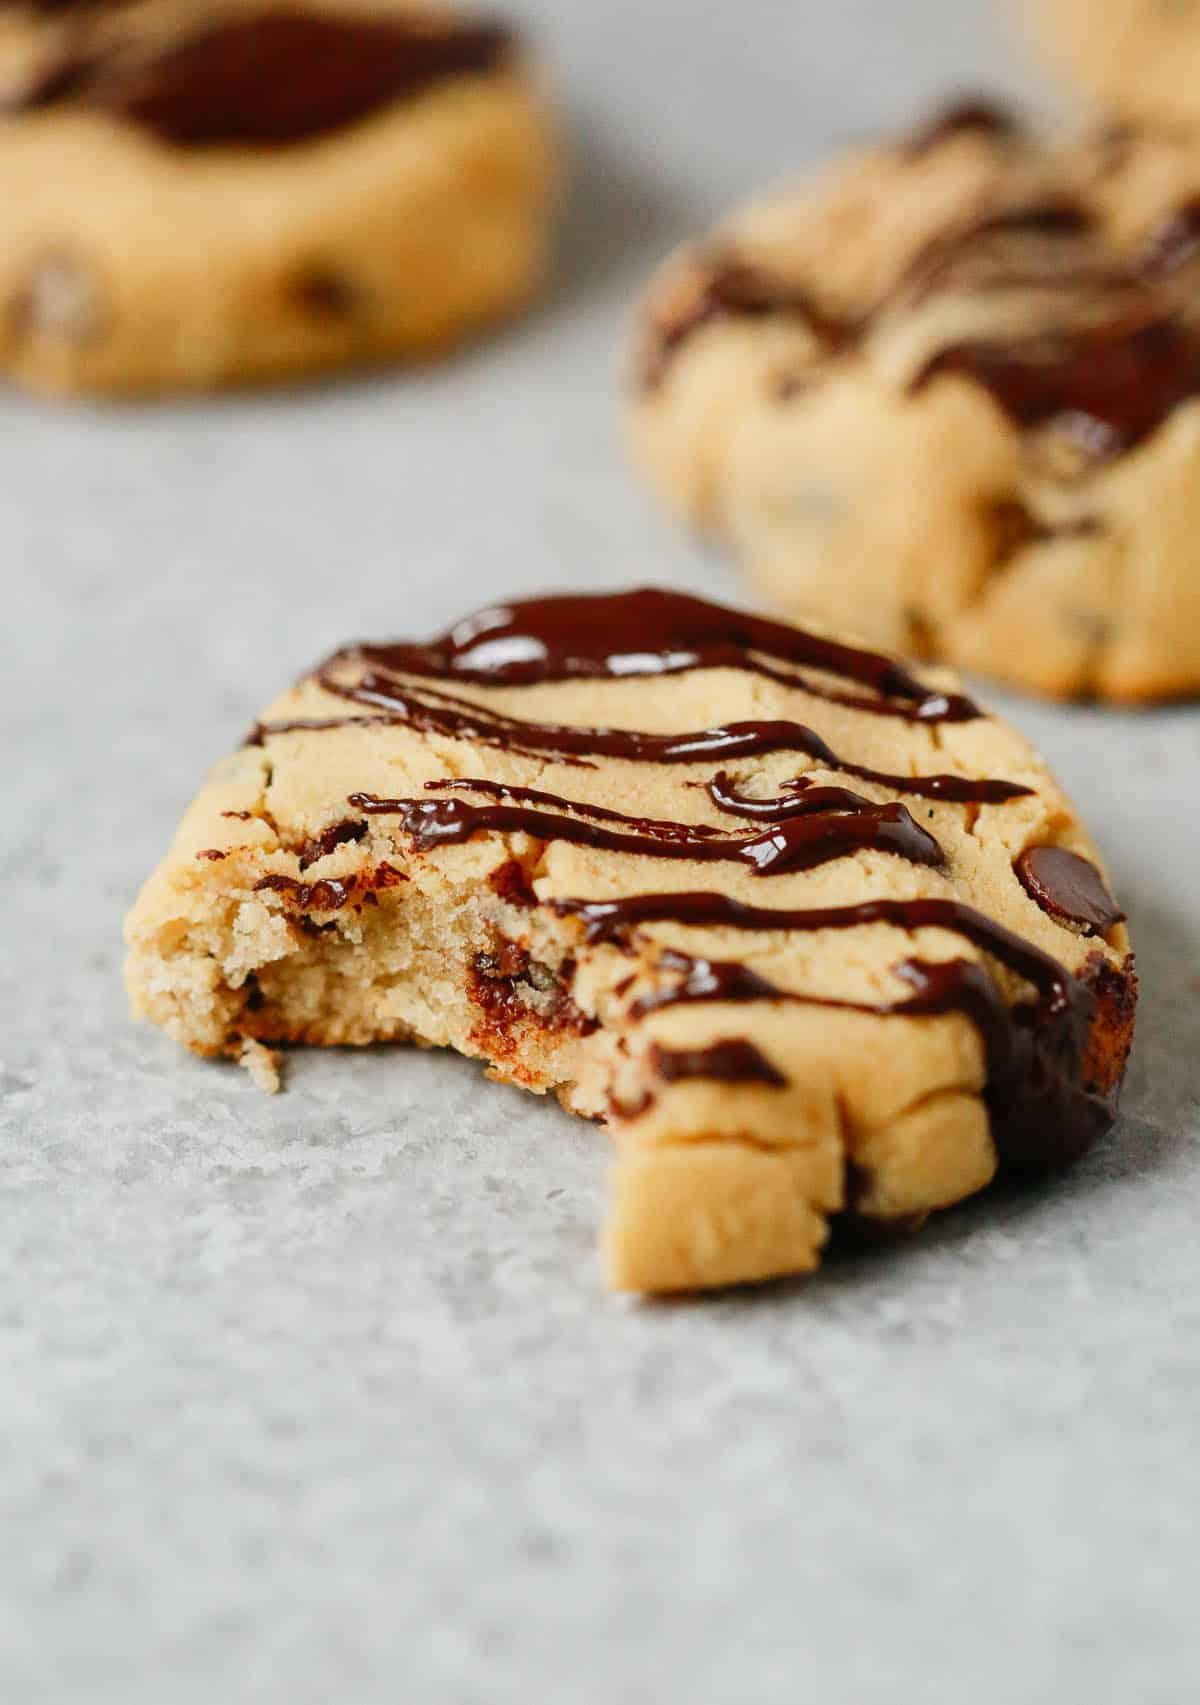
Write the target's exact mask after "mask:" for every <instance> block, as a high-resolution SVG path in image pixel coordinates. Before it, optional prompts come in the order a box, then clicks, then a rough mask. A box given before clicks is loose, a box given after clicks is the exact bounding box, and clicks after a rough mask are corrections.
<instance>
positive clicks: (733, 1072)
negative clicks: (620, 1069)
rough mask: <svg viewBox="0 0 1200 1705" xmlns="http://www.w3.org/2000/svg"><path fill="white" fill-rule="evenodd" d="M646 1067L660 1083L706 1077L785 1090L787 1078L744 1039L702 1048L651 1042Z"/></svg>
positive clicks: (712, 1043) (710, 1044) (736, 1038)
mask: <svg viewBox="0 0 1200 1705" xmlns="http://www.w3.org/2000/svg"><path fill="white" fill-rule="evenodd" d="M650 1066H651V1069H652V1070H653V1072H654V1074H655V1076H656V1077H660V1078H661V1079H662V1080H663V1082H664V1083H679V1082H681V1081H682V1080H684V1079H689V1078H708V1079H713V1080H715V1081H717V1082H718V1083H765V1084H768V1085H769V1086H770V1087H771V1088H772V1089H786V1087H787V1079H786V1078H785V1077H784V1076H783V1074H782V1072H780V1071H778V1070H777V1069H776V1068H775V1067H774V1066H773V1065H772V1064H771V1062H770V1060H768V1059H767V1057H766V1055H765V1054H763V1053H762V1052H761V1051H760V1050H759V1049H758V1048H756V1047H755V1046H754V1043H753V1042H748V1041H747V1040H746V1039H745V1038H744V1037H734V1036H730V1037H725V1038H723V1039H722V1040H721V1041H719V1042H710V1043H709V1044H708V1046H707V1047H705V1048H663V1047H661V1046H659V1044H657V1043H655V1044H654V1046H653V1047H652V1048H651V1049H650Z"/></svg>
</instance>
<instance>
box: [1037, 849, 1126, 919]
mask: <svg viewBox="0 0 1200 1705" xmlns="http://www.w3.org/2000/svg"><path fill="white" fill-rule="evenodd" d="M1013 869H1014V870H1015V871H1016V873H1017V878H1018V880H1019V882H1020V884H1021V886H1022V888H1024V890H1025V892H1026V893H1027V894H1028V895H1029V897H1030V899H1031V900H1033V901H1034V902H1035V903H1036V904H1037V905H1039V906H1040V907H1041V909H1042V911H1043V912H1045V913H1046V914H1047V915H1048V916H1049V917H1052V918H1057V919H1058V920H1059V921H1060V922H1061V923H1069V924H1076V925H1078V926H1079V927H1080V928H1081V930H1082V932H1083V934H1084V935H1104V934H1106V933H1107V932H1108V931H1109V930H1110V929H1112V927H1113V925H1114V924H1119V923H1120V922H1121V921H1122V920H1123V919H1124V917H1125V913H1124V912H1123V911H1121V909H1120V908H1119V906H1118V905H1117V903H1116V901H1115V900H1114V899H1113V897H1112V895H1111V894H1110V893H1109V891H1108V889H1107V888H1106V887H1105V885H1104V878H1103V877H1102V876H1101V874H1100V872H1099V871H1098V870H1097V869H1096V866H1095V865H1094V864H1093V863H1092V862H1091V860H1090V859H1086V858H1081V857H1080V855H1079V854H1078V853H1073V852H1071V851H1069V850H1068V848H1066V847H1027V848H1026V849H1025V851H1024V852H1023V853H1022V854H1021V856H1020V857H1019V858H1018V859H1017V861H1016V863H1015V864H1014V866H1013Z"/></svg>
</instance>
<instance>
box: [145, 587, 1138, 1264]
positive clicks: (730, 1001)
mask: <svg viewBox="0 0 1200 1705" xmlns="http://www.w3.org/2000/svg"><path fill="white" fill-rule="evenodd" d="M1121 919H1122V914H1121V912H1120V910H1119V909H1118V907H1117V906H1116V904H1115V903H1114V901H1113V899H1112V897H1111V895H1110V893H1109V891H1108V888H1107V885H1106V882H1105V878H1104V876H1103V874H1102V872H1101V868H1100V865H1099V862H1098V860H1097V855H1096V853H1095V849H1094V848H1093V847H1092V844H1091V842H1090V840H1089V839H1088V837H1087V835H1086V833H1085V831H1084V830H1083V828H1082V827H1081V825H1080V824H1079V822H1078V820H1077V819H1076V817H1075V815H1074V813H1073V811H1072V809H1071V807H1070V805H1069V803H1068V802H1067V800H1066V799H1065V798H1064V796H1063V794H1062V793H1061V791H1060V790H1059V788H1058V786H1057V785H1056V783H1055V782H1054V780H1053V779H1052V777H1051V776H1050V774H1049V773H1048V771H1047V770H1046V768H1045V765H1044V764H1043V763H1042V761H1041V760H1040V759H1039V758H1038V756H1037V755H1036V754H1035V753H1034V752H1033V751H1032V750H1031V748H1030V747H1029V745H1028V744H1027V743H1026V742H1025V741H1024V740H1023V739H1021V738H1020V737H1019V736H1018V735H1017V734H1015V733H1013V732H1012V731H1011V730H1010V729H1008V728H1006V727H1005V726H1004V725H1003V724H1002V723H1000V722H998V721H996V720H994V719H993V718H991V717H989V716H986V715H984V714H983V713H982V712H981V711H980V710H979V709H978V708H977V707H976V706H975V705H974V704H973V703H971V702H970V701H969V700H968V699H966V698H965V697H963V696H962V694H961V692H960V691H959V689H958V687H957V685H956V683H955V682H954V681H953V680H952V679H951V678H950V677H948V676H946V675H944V674H936V675H934V674H927V675H922V676H920V677H918V676H915V675H914V674H912V673H911V672H910V671H908V670H907V669H905V668H903V667H901V666H900V665H899V664H897V663H894V662H893V661H891V660H890V659H889V658H887V657H885V656H883V655H881V654H878V653H874V652H870V651H864V650H862V649H858V648H856V647H854V646H851V645H848V644H844V643H839V642H837V641H835V640H833V639H830V638H826V637H822V636H820V635H818V634H816V633H812V632H806V631H803V630H801V629H798V628H794V627H790V626H787V625H784V624H781V623H777V622H771V621H766V620H763V619H761V618H756V617H753V616H748V615H744V614H741V613H739V612H737V611H735V610H730V609H723V608H721V607H719V606H717V605H713V604H709V603H706V602H704V601H702V600H700V599H698V598H690V597H685V596H682V595H680V594H677V593H670V592H663V591H653V590H645V591H640V592H632V593H624V594H621V593H618V594H613V595H608V596H593V597H582V596H574V597H570V596H564V597H555V598H546V599H539V600H533V601H529V602H521V603H513V604H503V605H497V606H494V607H492V608H490V609H488V610H485V611H483V612H482V613H480V614H478V615H475V616H473V617H469V618H468V619H466V620H465V621H462V622H460V623H458V624H456V625H455V626H454V627H453V628H451V629H450V631H449V632H448V633H447V634H445V635H443V636H442V637H441V638H439V639H435V640H433V641H431V642H429V643H425V644H413V643H393V644H359V645H352V646H349V647H346V648H345V649H343V650H341V651H338V652H336V653H334V655H333V656H332V657H330V658H329V659H328V660H327V661H326V662H324V663H323V664H321V665H320V666H319V667H318V668H317V669H316V670H314V671H313V673H312V674H310V675H308V676H307V677H305V678H304V679H303V680H302V681H301V682H300V683H299V685H297V686H295V687H293V688H291V689H290V690H289V691H287V692H285V693H284V694H283V695H282V696H281V697H279V698H278V699H276V700H275V701H274V703H273V704H271V705H270V707H269V708H268V709H267V710H266V711H265V712H264V714H263V717H262V719H261V721H260V722H259V723H258V724H257V726H256V727H255V728H254V729H253V731H252V732H251V734H250V736H249V738H248V739H247V741H246V743H245V744H244V745H243V747H242V748H241V749H240V750H239V751H238V752H236V753H234V754H233V755H232V756H231V757H229V758H227V759H226V760H225V761H224V762H223V763H222V764H220V765H219V766H218V768H217V769H216V770H215V771H214V772H213V774H212V776H211V778H210V780H209V781H208V783H207V785H206V786H205V787H204V788H203V790H202V791H201V793H200V794H199V796H198V798H197V799H196V801H195V802H194V804H193V805H192V806H191V808H190V809H189V811H188V812H187V815H186V816H185V818H184V821H183V824H182V826H181V828H180V829H179V831H178V833H177V835H176V837H175V841H174V844H173V845H172V848H171V850H170V852H169V853H168V855H167V857H166V859H165V860H164V861H163V863H162V864H161V865H160V867H159V868H158V870H157V871H156V872H155V873H154V874H153V875H152V876H151V878H150V879H149V881H148V883H147V884H146V886H145V888H144V890H143V892H142V894H141V896H140V898H139V899H138V901H137V903H136V905H135V906H134V908H133V911H132V914H131V915H130V918H129V920H128V924H127V939H128V943H129V957H128V973H127V974H128V984H129V989H130V992H131V996H132V1002H133V1009H134V1012H135V1013H136V1014H138V1015H140V1016H142V1017H146V1018H149V1019H151V1020H153V1021H154V1022H155V1023H157V1024H160V1025H162V1026H163V1028H164V1029H165V1030H167V1031H168V1032H169V1033H170V1034H171V1035H172V1036H174V1037H175V1038H176V1039H177V1040H179V1041H180V1042H183V1043H185V1044H187V1046H188V1047H190V1048H192V1049H194V1050H195V1051H196V1052H198V1053H201V1054H209V1055H220V1054H225V1055H231V1056H234V1057H238V1058H243V1059H245V1060H246V1063H248V1064H249V1065H250V1066H251V1068H252V1070H254V1071H255V1073H256V1074H257V1075H258V1076H259V1077H260V1078H261V1079H263V1080H265V1081H267V1082H270V1081H271V1079H272V1075H273V1073H274V1071H275V1069H276V1061H275V1057H274V1055H273V1054H272V1053H271V1052H270V1049H271V1048H272V1046H273V1045H274V1044H276V1043H279V1042H294V1043H295V1042H303V1043H316V1044H363V1043H370V1042H378V1041H394V1040H399V1039H402V1038H411V1039H413V1040H415V1041H417V1042H420V1043H423V1044H427V1045H429V1044H436V1045H439V1046H450V1047H453V1048H457V1049H458V1050H460V1051H461V1052H462V1053H464V1054H468V1055H471V1056H473V1057H475V1058H478V1059H481V1060H484V1061H486V1062H487V1064H488V1066H489V1067H490V1073H491V1075H492V1076H493V1077H496V1078H499V1079H502V1080H505V1081H507V1082H510V1083H515V1084H519V1085H521V1086H523V1087H524V1088H526V1089H530V1090H533V1091H535V1092H538V1093H544V1092H547V1091H553V1092H555V1093H556V1094H557V1095H558V1096H559V1098H560V1099H561V1101H562V1103H563V1105H564V1106H566V1107H567V1108H569V1109H570V1110H571V1111H573V1112H575V1113H579V1114H582V1115H584V1116H587V1117H591V1118H596V1119H600V1120H603V1121H604V1123H605V1124H606V1126H607V1129H608V1131H609V1133H610V1134H611V1136H612V1138H613V1140H614V1144H615V1151H616V1166H615V1175H614V1187H613V1196H612V1209H611V1217H610V1221H609V1224H608V1228H607V1232H606V1236H605V1247H606V1252H607V1263H608V1272H609V1277H610V1279H611V1282H612V1284H613V1285H614V1286H617V1287H620V1288H624V1289H629V1290H636V1291H650V1292H652V1291H673V1290H688V1289H696V1288H705V1287H712V1286H719V1285H725V1284H732V1283H737V1282H742V1281H749V1280H757V1279H765V1278H769V1277H772V1276H775V1275H778V1274H785V1273H794V1272H803V1271H806V1270H808V1269H810V1268H812V1267H813V1266H815V1265H816V1263H817V1260H818V1258H819V1254H820V1251H821V1247H822V1245H823V1243H824V1241H825V1239H826V1236H827V1233H828V1230H829V1226H830V1224H831V1222H832V1221H834V1220H835V1219H848V1218H852V1219H854V1220H856V1221H858V1222H872V1223H883V1224H891V1225H896V1224H903V1225H907V1224H911V1223H913V1222H915V1221H917V1220H919V1219H920V1218H922V1217H923V1216H924V1215H926V1214H927V1213H929V1212H930V1211H931V1210H933V1209H935V1208H940V1207H945V1206H947V1205H949V1204H950V1203H953V1202H956V1201H959V1200H960V1199H961V1198H963V1197H965V1196H968V1195H970V1194H971V1193H972V1192H973V1191H977V1190H980V1189H982V1188H983V1187H984V1186H985V1185H986V1184H987V1183H988V1182H989V1181H990V1180H991V1178H992V1177H993V1175H994V1173H995V1172H996V1170H997V1168H998V1167H1004V1168H1007V1169H1008V1170H1010V1171H1016V1172H1022V1173H1028V1172H1033V1173H1038V1172H1045V1171H1048V1170H1052V1169H1054V1168H1056V1167H1059V1166H1061V1165H1063V1164H1065V1163H1067V1162H1069V1161H1071V1160H1073V1159H1074V1158H1075V1157H1076V1156H1077V1155H1079V1154H1080V1153H1082V1152H1083V1150H1084V1149H1085V1148H1086V1147H1087V1146H1088V1144H1089V1143H1090V1142H1091V1141H1092V1140H1093V1139H1094V1138H1096V1137H1097V1136H1098V1135H1099V1134H1100V1133H1101V1132H1102V1131H1103V1130H1104V1129H1105V1128H1106V1127H1107V1126H1108V1124H1109V1122H1110V1121H1111V1119H1112V1117H1113V1111H1114V1106H1115V1099H1116V1094H1117V1090H1118V1087H1119V1084H1120V1080H1121V1076H1122V1072H1123V1069H1124V1063H1125V1057H1126V1053H1127V1049H1128V1045H1129V1040H1130V1033H1131V1029H1132V1022H1133V1007H1134V994H1135V983H1134V977H1133V970H1132V960H1131V958H1130V956H1129V948H1128V939H1127V936H1126V932H1125V929H1124V926H1123V924H1122V921H1121ZM396 1069H397V1070H398V1071H402V1070H403V1069H404V1068H403V1062H402V1061H401V1060H398V1061H397V1064H396Z"/></svg>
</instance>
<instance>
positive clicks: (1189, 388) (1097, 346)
mask: <svg viewBox="0 0 1200 1705" xmlns="http://www.w3.org/2000/svg"><path fill="white" fill-rule="evenodd" d="M943 374H960V375H962V376H963V377H965V378H968V379H971V380H972V381H973V382H974V383H975V384H977V385H981V386H982V387H983V388H984V389H985V390H986V391H987V392H988V393H989V395H990V396H991V397H992V398H993V400H994V401H995V402H996V403H997V405H998V406H999V407H1000V408H1001V409H1002V410H1003V411H1004V413H1005V414H1007V415H1008V417H1009V418H1010V420H1012V422H1013V423H1014V425H1016V426H1018V427H1021V428H1030V427H1040V426H1047V425H1051V424H1053V425H1055V426H1058V427H1060V428H1061V429H1062V430H1064V431H1065V432H1067V433H1068V434H1069V435H1070V436H1071V437H1072V439H1073V440H1074V441H1075V442H1077V443H1078V444H1079V446H1080V448H1081V449H1083V450H1084V451H1085V452H1086V453H1087V454H1088V455H1089V456H1091V457H1092V458H1094V459H1096V460H1100V459H1103V458H1105V457H1109V456H1115V455H1119V454H1120V453H1121V452H1122V451H1125V450H1129V449H1131V448H1133V447H1134V446H1135V445H1137V444H1139V443H1141V442H1142V440H1143V439H1145V438H1148V437H1149V436H1150V434H1151V433H1152V432H1154V431H1155V429H1156V428H1157V427H1158V426H1160V425H1161V424H1162V422H1163V421H1164V420H1165V419H1166V418H1167V416H1168V415H1170V414H1171V413H1172V412H1173V410H1175V409H1176V408H1177V407H1178V406H1179V405H1180V404H1181V403H1184V402H1187V401H1189V400H1190V399H1191V398H1192V397H1194V396H1196V395H1197V394H1198V393H1200V344H1198V343H1197V340H1196V339H1195V337H1194V336H1193V335H1192V334H1191V333H1190V332H1189V331H1188V329H1187V328H1186V327H1185V326H1184V325H1183V324H1182V322H1180V321H1176V320H1173V319H1170V318H1156V319H1145V318H1144V317H1143V318H1141V319H1136V318H1135V319H1130V318H1127V317H1119V318H1117V319H1116V320H1114V321H1112V322H1109V323H1106V324H1103V325H1099V326H1089V327H1086V328H1084V329H1080V330H1063V331H1062V332H1060V333H1057V334H1055V335H1050V334H1039V335H1035V336H1031V337H1024V338H1013V339H1011V340H1009V341H1008V342H991V341H988V340H981V341H979V342H967V343H959V344H952V345H951V346H950V347H949V348H947V349H943V350H941V351H939V353H938V354H936V355H935V356H933V357H932V359H931V360H929V361H927V362H926V363H925V365H924V366H923V367H922V368H921V369H920V370H919V372H918V373H917V375H916V377H915V378H914V379H913V381H912V384H911V387H910V388H911V389H912V390H913V391H914V392H918V391H921V390H923V389H924V388H925V387H926V386H927V385H929V384H931V383H932V382H933V380H935V379H937V378H939V377H941V376H942V375H943Z"/></svg>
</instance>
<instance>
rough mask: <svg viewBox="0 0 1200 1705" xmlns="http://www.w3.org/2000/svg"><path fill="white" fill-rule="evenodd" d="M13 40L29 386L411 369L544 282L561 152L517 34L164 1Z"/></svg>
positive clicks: (1, 155)
mask: <svg viewBox="0 0 1200 1705" xmlns="http://www.w3.org/2000/svg"><path fill="white" fill-rule="evenodd" d="M5 24H6V26H7V28H6V33H5V34H4V35H3V36H0V83H2V85H3V88H4V90H5V91H6V93H7V98H6V100H5V103H4V116H3V118H0V175H2V176H3V181H4V184H5V199H4V206H3V208H2V209H0V368H3V369H6V370H7V371H8V372H9V373H10V374H11V375H12V376H13V377H14V378H16V379H17V380H19V381H20V382H22V383H26V384H29V385H31V386H33V387H34V388H37V389H43V390H50V391H75V390H80V391H92V390H94V391H139V390H152V389H161V388H171V387H185V386H206V385H220V384H236V383H248V382H251V381H255V380H261V379H268V378H274V377H280V376H284V375H287V374H291V373H301V372H306V371H315V370H319V369H321V368H326V367H336V366H343V365H359V364H364V363H369V362H377V361H383V360H392V359H402V358H405V357H416V356H421V355H425V354H427V353H432V352H434V351H436V350H438V349H440V348H442V347H444V346H446V345H448V344H450V343H452V342H454V341H455V340H456V339H458V338H460V337H462V336H464V335H465V334H466V333H467V332H469V331H470V330H472V329H473V328H475V327H476V326H480V325H483V324H485V323H486V322H488V321H489V320H492V319H494V318H497V317H499V316H500V315H502V314H504V313H507V312H509V311H511V310H513V309H515V308H517V307H519V306H520V305H521V304H522V303H523V302H524V301H525V300H526V298H527V297H528V295H529V294H530V293H531V291H532V290H533V288H534V287H535V285H536V283H537V280H538V277H539V275H540V271H541V267H542V259H543V247H544V238H545V226H546V220H547V203H548V195H549V190H550V185H551V180H552V177H553V154H554V149H553V143H552V140H551V136H550V127H549V124H548V120H547V117H546V114H545V112H544V110H543V107H542V103H541V98H540V96H539V95H538V93H537V92H536V91H535V89H534V87H533V85H532V83H531V81H530V78H529V75H528V72H527V71H526V69H525V67H524V64H523V60H522V55H521V50H520V47H519V44H518V43H517V41H516V39H515V37H514V36H513V35H512V34H511V32H510V31H508V30H507V29H506V28H504V27H503V26H501V25H498V24H495V23H491V22H480V21H475V20H472V19H469V18H466V17H458V16H455V15H451V14H448V13H446V12H444V11H432V10H429V9H426V8H423V7H417V6H414V5H412V4H404V3H402V0H400V3H398V0H374V3H372V4H370V5H366V4H353V3H343V4H337V5H330V4H326V5H324V6H304V7H299V6H291V5H280V4H271V3H270V0H257V3H256V0H226V3H224V4H222V3H221V0H208V3H205V0H170V3H167V0H145V3H138V4H131V5H128V6H120V5H101V6H89V5H75V6H67V7H60V8H55V9H52V10H50V9H43V10H41V11H37V12H31V11H22V10H20V9H16V10H11V9H10V11H9V12H8V13H7V14H6V17H5ZM47 183H53V184H54V185H55V186H56V193H55V194H54V195H53V196H47V195H46V194H45V192H44V186H45V185H46V184H47Z"/></svg>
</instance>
